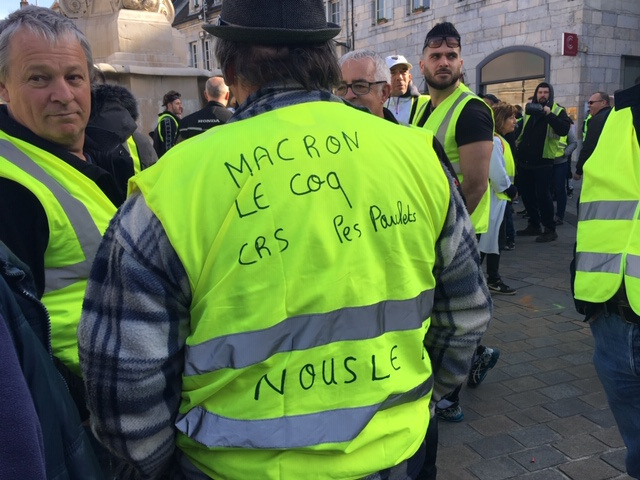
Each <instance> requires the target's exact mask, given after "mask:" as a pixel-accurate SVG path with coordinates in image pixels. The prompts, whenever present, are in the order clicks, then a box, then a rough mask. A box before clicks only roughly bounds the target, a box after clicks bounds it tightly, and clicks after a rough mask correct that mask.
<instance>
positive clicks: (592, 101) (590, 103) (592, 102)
mask: <svg viewBox="0 0 640 480" xmlns="http://www.w3.org/2000/svg"><path fill="white" fill-rule="evenodd" d="M598 102H604V100H602V99H600V100H589V101H588V102H587V105H593V104H594V103H598Z"/></svg>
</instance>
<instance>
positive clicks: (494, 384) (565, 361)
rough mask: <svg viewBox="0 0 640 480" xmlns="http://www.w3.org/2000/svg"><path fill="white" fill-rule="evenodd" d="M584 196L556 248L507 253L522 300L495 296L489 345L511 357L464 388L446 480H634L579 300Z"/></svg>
mask: <svg viewBox="0 0 640 480" xmlns="http://www.w3.org/2000/svg"><path fill="white" fill-rule="evenodd" d="M576 198H577V195H576V197H574V198H573V199H570V200H568V202H569V205H568V207H567V209H568V213H567V216H566V217H565V224H564V225H562V226H559V227H558V229H557V231H558V235H559V239H558V240H557V241H555V242H551V243H546V244H544V243H543V244H538V243H535V241H534V240H535V237H518V238H517V239H516V248H515V250H512V251H505V252H502V258H501V265H500V273H501V275H502V277H503V280H504V282H505V283H506V284H507V285H509V286H511V287H513V288H517V289H518V293H517V294H516V295H515V296H505V295H494V297H493V299H494V316H493V320H492V323H491V325H490V326H489V329H488V330H487V333H486V334H485V336H484V338H483V342H482V343H483V344H484V345H487V346H490V347H497V348H499V349H500V350H501V352H502V353H501V356H500V360H499V361H498V363H497V365H496V366H495V368H494V369H493V370H491V371H490V372H489V374H488V375H487V378H486V379H485V381H484V382H483V383H482V384H481V385H480V386H479V387H478V388H476V389H471V388H467V387H466V385H465V387H464V388H463V390H462V392H461V405H462V408H463V410H464V414H465V418H464V420H463V421H462V422H461V423H447V422H443V421H441V422H439V433H440V439H439V441H440V447H439V451H438V478H439V479H441V480H472V479H481V480H502V479H516V478H517V479H527V480H534V479H535V480H560V479H572V480H604V479H629V478H630V477H628V476H627V475H626V474H625V473H624V471H625V469H624V456H625V453H626V449H625V447H624V444H623V442H622V439H621V438H620V435H619V433H618V430H617V428H616V426H615V422H614V420H613V416H612V415H611V412H610V410H609V408H608V406H607V401H606V398H605V395H604V392H603V390H602V386H601V384H600V382H599V380H598V378H597V376H596V373H595V370H594V367H593V363H592V359H591V356H592V350H593V339H592V337H591V332H590V330H589V327H588V325H587V324H585V323H583V322H582V316H581V315H579V314H578V313H577V312H576V311H575V309H574V306H573V299H572V297H571V290H570V285H569V263H570V261H571V257H572V250H573V244H574V242H575V235H576V223H577V222H576V216H575V213H576ZM514 207H515V211H516V212H519V211H521V210H522V209H523V208H524V207H523V205H522V203H520V204H519V205H515V206H514ZM514 220H515V225H516V230H518V229H522V228H524V227H526V219H523V218H522V217H521V216H520V215H517V214H516V215H515V216H514ZM567 220H568V221H567Z"/></svg>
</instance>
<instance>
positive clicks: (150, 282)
mask: <svg viewBox="0 0 640 480" xmlns="http://www.w3.org/2000/svg"><path fill="white" fill-rule="evenodd" d="M205 29H206V30H207V31H208V32H209V33H211V34H213V35H214V36H216V37H218V39H217V43H216V47H215V52H216V57H217V59H218V62H219V65H220V68H221V71H222V72H223V75H224V78H225V82H226V84H227V85H229V86H230V88H231V90H232V92H233V94H234V96H235V98H237V100H238V103H239V107H238V109H237V110H236V112H235V114H234V116H233V117H232V118H231V119H230V121H229V122H227V123H226V124H224V125H221V126H219V127H216V128H214V129H211V130H209V131H207V132H205V133H202V134H201V135H198V136H197V137H195V138H193V139H190V140H189V141H188V142H184V143H180V144H178V145H177V146H175V147H174V148H173V149H172V150H171V151H170V152H169V153H168V154H167V155H166V156H165V157H164V158H163V159H162V161H160V162H158V163H157V164H156V165H155V166H154V167H153V168H150V169H147V170H145V171H143V172H142V173H141V174H140V175H138V176H137V177H136V180H135V181H134V182H132V185H131V187H132V194H131V196H130V197H129V199H128V200H127V202H126V203H125V205H124V206H123V208H122V209H121V210H120V213H119V214H118V216H117V217H116V219H115V220H114V222H112V224H111V227H110V229H109V231H108V234H107V236H106V239H105V241H104V242H103V244H102V247H101V250H100V253H99V255H98V257H99V258H97V259H96V262H95V264H94V270H93V272H92V279H91V287H90V288H89V291H88V293H87V296H86V299H85V306H86V307H87V308H86V310H85V312H84V314H83V320H82V322H81V327H80V328H79V343H80V344H81V345H82V346H81V356H82V366H83V367H82V368H83V372H84V374H85V376H86V377H85V380H86V386H87V391H88V399H89V400H88V402H89V405H90V410H91V413H92V427H93V429H94V431H95V432H96V434H97V435H98V436H99V437H100V440H101V441H102V442H103V443H105V444H106V445H108V446H109V448H110V450H112V451H113V452H115V453H117V455H119V456H120V457H121V458H122V459H123V460H124V461H126V462H127V463H128V464H129V468H130V469H131V470H132V471H137V473H138V474H140V475H141V476H142V477H147V478H155V477H158V476H160V474H161V473H168V474H169V475H172V474H175V475H178V474H177V473H176V471H177V470H180V471H181V475H183V476H184V477H186V478H192V479H195V478H227V479H242V480H244V479H254V478H260V479H294V478H295V479H298V478H304V479H324V478H327V479H329V478H340V479H361V478H364V477H367V476H370V475H371V476H372V477H371V478H377V477H378V476H379V472H381V471H383V470H386V469H390V470H391V471H390V472H385V475H387V474H389V475H391V476H392V477H394V476H396V475H397V476H398V478H415V477H416V475H417V474H418V473H417V472H418V471H419V470H420V468H421V466H422V459H423V457H424V448H423V440H424V436H425V432H426V430H427V427H428V423H429V417H430V415H429V402H430V398H431V396H432V392H433V395H434V396H435V397H436V398H438V397H439V396H441V395H442V394H444V393H446V392H448V391H450V390H451V389H453V388H454V387H455V386H456V385H457V384H459V383H461V382H462V381H463V380H464V379H465V378H466V376H467V373H468V369H469V364H470V360H471V356H472V355H473V351H474V349H475V346H476V344H477V343H478V341H479V337H480V336H481V334H482V332H483V331H484V330H485V328H486V325H487V322H488V321H489V318H490V314H491V312H490V297H489V293H488V290H487V288H486V284H485V281H484V278H483V275H482V273H481V272H480V270H479V268H478V263H477V262H478V260H479V258H478V254H477V251H476V249H475V245H474V236H473V229H472V226H471V223H470V221H469V218H468V214H467V213H466V211H465V208H464V204H463V202H462V199H461V197H460V196H459V195H458V194H457V193H456V192H455V188H454V187H453V186H452V183H450V181H449V179H448V177H447V176H446V174H445V173H444V171H443V169H442V167H441V165H440V160H439V158H438V156H437V155H436V154H435V152H434V151H433V149H432V148H431V147H430V145H431V142H432V138H433V136H432V135H431V134H430V133H429V132H427V131H425V130H422V129H413V128H407V127H405V126H401V125H393V124H391V122H388V121H385V120H383V119H381V118H379V117H377V116H375V115H371V114H369V113H367V112H362V111H360V110H359V109H357V108H354V107H353V106H352V105H350V104H348V103H346V102H345V101H344V100H343V99H342V98H340V97H337V96H335V95H333V94H332V93H331V90H332V88H334V87H335V86H337V85H338V84H339V83H340V69H339V66H338V63H337V61H336V57H335V50H334V46H333V42H332V41H331V39H332V38H333V37H335V36H336V35H337V34H338V33H339V31H340V28H339V26H337V25H335V24H331V23H327V21H326V17H325V10H324V7H323V2H322V1H321V0H277V1H276V0H274V1H271V2H255V1H254V0H225V2H224V3H223V5H222V10H221V13H220V20H219V22H218V24H217V25H207V26H205ZM292 66H295V68H293V67H292ZM451 292H453V296H454V297H455V298H451V296H450V294H451ZM452 305H456V306H457V307H456V308H455V310H452V309H451V306H452ZM430 359H434V362H433V364H432V363H431V360H430ZM105 392H109V393H108V394H105Z"/></svg>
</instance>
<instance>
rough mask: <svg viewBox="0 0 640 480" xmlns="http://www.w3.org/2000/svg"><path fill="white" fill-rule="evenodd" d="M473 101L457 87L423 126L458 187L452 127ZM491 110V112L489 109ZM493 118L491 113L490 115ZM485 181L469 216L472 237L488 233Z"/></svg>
mask: <svg viewBox="0 0 640 480" xmlns="http://www.w3.org/2000/svg"><path fill="white" fill-rule="evenodd" d="M473 98H477V99H478V100H480V101H482V100H481V99H480V98H478V97H477V96H476V95H475V94H474V93H473V92H472V91H471V90H469V88H468V87H467V86H466V85H464V84H463V83H460V84H459V85H458V88H457V89H456V90H455V92H453V93H452V94H451V95H449V96H448V97H447V98H446V99H445V100H444V101H443V102H442V103H441V104H440V105H438V106H437V107H436V108H435V109H434V110H433V112H432V113H431V115H429V118H428V119H427V121H426V123H425V124H424V128H426V129H427V130H431V131H432V132H433V134H434V135H435V137H436V138H437V139H438V140H439V141H440V143H441V144H442V145H443V146H444V150H445V152H446V153H447V156H448V157H449V160H450V161H451V165H452V166H453V169H454V170H455V172H456V173H457V174H458V180H459V181H460V183H462V182H463V181H464V178H463V175H462V173H461V172H460V155H459V154H458V144H457V143H456V124H457V123H458V117H460V113H461V112H462V109H463V107H464V106H465V105H466V104H467V102H468V101H470V100H471V99H473ZM426 108H427V103H424V104H423V105H422V106H421V107H420V109H419V110H418V112H417V113H416V115H415V116H414V117H413V122H412V125H418V124H419V123H420V120H421V118H422V117H423V116H424V114H425V113H426ZM489 110H491V109H489ZM491 116H492V118H493V111H492V113H491ZM488 186H489V180H488V179H487V189H486V190H485V192H484V195H483V196H482V199H481V200H480V203H479V204H478V206H477V207H476V209H475V210H474V211H473V213H472V214H471V223H472V224H473V228H474V229H475V231H476V233H485V232H486V231H487V230H488V229H489V210H490V202H491V195H490V192H489V188H488Z"/></svg>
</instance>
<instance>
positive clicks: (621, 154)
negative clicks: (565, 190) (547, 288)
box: [574, 108, 640, 314]
mask: <svg viewBox="0 0 640 480" xmlns="http://www.w3.org/2000/svg"><path fill="white" fill-rule="evenodd" d="M633 122H634V118H633V113H632V109H631V108H625V109H622V110H617V111H612V112H611V114H610V115H609V118H608V120H607V122H606V123H605V126H604V128H603V130H602V134H601V136H600V139H599V140H598V144H597V146H596V148H595V150H594V152H593V154H592V155H591V157H590V158H589V161H588V162H587V163H585V166H584V183H583V187H582V192H581V195H580V217H579V222H578V234H577V242H576V278H575V285H574V287H575V289H574V290H575V297H576V298H577V299H579V300H584V301H587V302H591V303H602V302H606V301H607V300H609V299H611V298H612V297H613V296H614V295H615V294H616V293H617V292H618V290H619V289H620V287H621V286H622V285H623V283H624V288H625V290H626V293H627V298H628V299H629V303H630V305H631V307H632V308H633V310H634V311H635V312H636V313H638V314H640V201H639V200H638V191H637V182H635V180H631V181H629V178H631V179H637V178H638V175H639V173H640V145H638V137H637V132H636V131H635V128H634V123H633ZM612 158H615V159H616V168H611V159H612ZM621 171H622V172H625V175H623V176H620V172H621Z"/></svg>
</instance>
